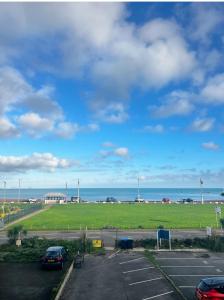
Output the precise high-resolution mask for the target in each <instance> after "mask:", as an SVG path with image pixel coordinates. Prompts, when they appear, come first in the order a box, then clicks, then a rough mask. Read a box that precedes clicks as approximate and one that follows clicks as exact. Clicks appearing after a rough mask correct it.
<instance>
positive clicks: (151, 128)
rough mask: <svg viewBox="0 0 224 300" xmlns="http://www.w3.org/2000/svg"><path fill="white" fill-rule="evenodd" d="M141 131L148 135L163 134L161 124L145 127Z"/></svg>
mask: <svg viewBox="0 0 224 300" xmlns="http://www.w3.org/2000/svg"><path fill="white" fill-rule="evenodd" d="M143 131H145V132H150V133H162V132H164V127H163V125H161V124H157V125H147V126H145V127H144V128H143Z"/></svg>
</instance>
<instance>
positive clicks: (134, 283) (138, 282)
mask: <svg viewBox="0 0 224 300" xmlns="http://www.w3.org/2000/svg"><path fill="white" fill-rule="evenodd" d="M160 279H163V277H158V278H153V279H147V280H143V281H137V282H133V283H129V285H136V284H140V283H145V282H149V281H155V280H160Z"/></svg>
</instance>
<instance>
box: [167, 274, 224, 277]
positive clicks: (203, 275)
mask: <svg viewBox="0 0 224 300" xmlns="http://www.w3.org/2000/svg"><path fill="white" fill-rule="evenodd" d="M168 276H170V277H180V276H182V277H183V276H185V277H187V276H191V277H192V276H194V277H196V276H202V277H205V276H206V277H208V276H220V275H217V274H215V275H214V274H213V275H210V274H202V275H199V274H197V275H195V274H194V275H188V274H187V275H183V274H182V275H172V274H169V275H168Z"/></svg>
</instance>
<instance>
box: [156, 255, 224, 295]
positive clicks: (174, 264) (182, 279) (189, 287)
mask: <svg viewBox="0 0 224 300" xmlns="http://www.w3.org/2000/svg"><path fill="white" fill-rule="evenodd" d="M154 257H155V259H156V261H157V263H158V264H159V265H160V267H161V269H162V270H163V271H164V272H165V273H166V274H167V275H168V276H169V278H170V279H171V280H172V281H173V282H174V283H175V285H176V287H178V288H179V289H180V291H181V292H182V293H183V295H184V296H185V298H186V299H188V300H192V299H195V297H194V292H195V287H196V286H197V284H198V283H199V281H200V279H202V278H205V277H212V276H224V253H205V252H203V253H197V252H194V253H189V252H188V253H187V252H159V253H156V254H155V255H154Z"/></svg>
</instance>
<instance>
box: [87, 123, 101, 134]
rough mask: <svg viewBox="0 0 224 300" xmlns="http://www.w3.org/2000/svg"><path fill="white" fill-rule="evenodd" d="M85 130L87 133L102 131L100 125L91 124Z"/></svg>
mask: <svg viewBox="0 0 224 300" xmlns="http://www.w3.org/2000/svg"><path fill="white" fill-rule="evenodd" d="M84 130H85V131H90V132H91V131H92V132H94V131H99V130H100V126H99V125H98V124H95V123H90V124H88V125H86V126H85V127H84Z"/></svg>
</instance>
